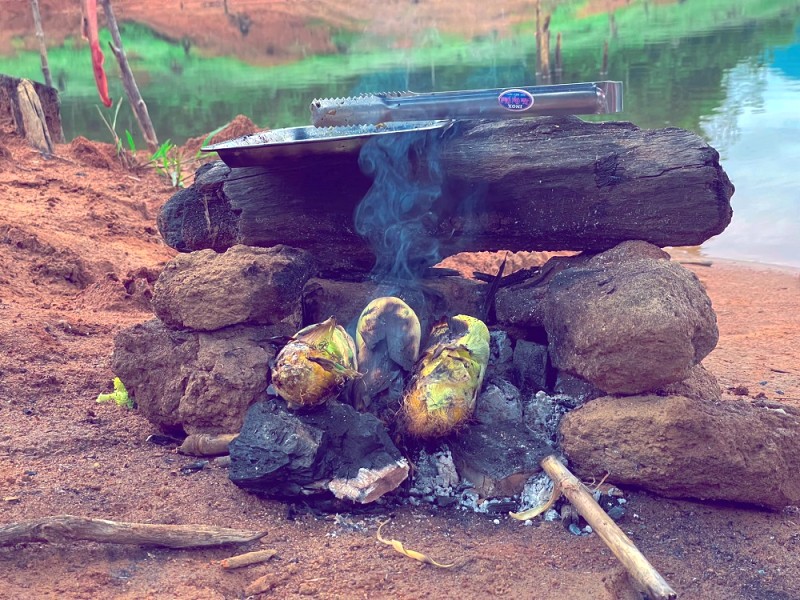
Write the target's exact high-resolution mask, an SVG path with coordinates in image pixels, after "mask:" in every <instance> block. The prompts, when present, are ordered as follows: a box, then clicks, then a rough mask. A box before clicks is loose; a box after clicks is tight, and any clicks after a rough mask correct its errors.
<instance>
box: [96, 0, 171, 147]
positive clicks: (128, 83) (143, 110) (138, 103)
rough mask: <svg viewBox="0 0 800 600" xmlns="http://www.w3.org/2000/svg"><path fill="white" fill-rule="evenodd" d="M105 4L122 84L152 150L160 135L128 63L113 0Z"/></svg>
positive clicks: (113, 50) (112, 49)
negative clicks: (112, 6) (157, 133)
mask: <svg viewBox="0 0 800 600" xmlns="http://www.w3.org/2000/svg"><path fill="white" fill-rule="evenodd" d="M100 1H101V2H102V4H103V11H104V12H105V13H106V19H107V21H108V30H109V31H110V32H111V39H112V40H113V41H114V43H113V44H112V45H111V51H112V52H113V53H114V56H116V57H117V62H118V63H119V69H120V72H121V74H122V85H123V86H125V94H126V95H127V96H128V102H130V103H131V107H132V108H133V114H134V116H135V117H136V121H137V122H138V123H139V129H141V130H142V135H143V136H144V141H145V143H146V144H147V147H148V149H149V150H150V151H151V152H155V151H156V150H157V149H158V137H156V132H155V129H153V122H152V121H151V120H150V114H149V113H148V112H147V105H146V104H145V103H144V100H143V99H142V95H141V94H140V93H139V87H138V86H137V85H136V80H135V79H134V78H133V72H132V71H131V67H130V65H129V64H128V57H127V56H126V55H125V49H124V48H123V46H122V37H121V36H120V34H119V27H118V26H117V19H116V17H115V16H114V10H113V9H112V8H111V0H100Z"/></svg>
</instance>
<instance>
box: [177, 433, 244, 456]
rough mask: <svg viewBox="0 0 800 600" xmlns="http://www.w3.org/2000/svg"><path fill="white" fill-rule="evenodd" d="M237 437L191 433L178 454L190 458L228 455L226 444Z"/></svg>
mask: <svg viewBox="0 0 800 600" xmlns="http://www.w3.org/2000/svg"><path fill="white" fill-rule="evenodd" d="M237 437H239V434H238V433H220V434H217V435H214V434H210V433H192V434H190V435H188V436H187V437H186V439H185V440H183V444H181V446H180V448H178V452H180V453H181V454H190V455H191V456H221V455H223V454H228V444H230V443H231V442H232V441H233V440H235V439H236V438H237Z"/></svg>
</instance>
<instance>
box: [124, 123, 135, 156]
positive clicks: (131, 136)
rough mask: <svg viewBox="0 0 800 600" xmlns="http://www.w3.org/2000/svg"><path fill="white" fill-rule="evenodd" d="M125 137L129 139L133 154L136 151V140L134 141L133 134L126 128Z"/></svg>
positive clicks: (129, 146)
mask: <svg viewBox="0 0 800 600" xmlns="http://www.w3.org/2000/svg"><path fill="white" fill-rule="evenodd" d="M125 138H126V139H127V140H128V150H130V151H131V154H135V153H136V142H134V141H133V135H131V132H130V131H128V130H127V129H126V130H125Z"/></svg>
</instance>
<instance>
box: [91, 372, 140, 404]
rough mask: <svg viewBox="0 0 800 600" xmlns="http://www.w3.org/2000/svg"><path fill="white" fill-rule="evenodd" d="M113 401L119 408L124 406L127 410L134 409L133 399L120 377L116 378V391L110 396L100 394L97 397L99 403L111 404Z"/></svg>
mask: <svg viewBox="0 0 800 600" xmlns="http://www.w3.org/2000/svg"><path fill="white" fill-rule="evenodd" d="M111 400H113V401H114V403H115V404H116V405H117V406H124V407H125V408H133V407H134V402H133V398H132V397H131V396H130V395H129V394H128V390H126V389H125V385H124V384H123V383H122V380H121V379H120V378H119V377H114V391H113V392H111V393H108V394H100V395H99V396H98V397H97V401H98V402H109V401H111Z"/></svg>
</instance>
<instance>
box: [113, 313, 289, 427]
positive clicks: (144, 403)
mask: <svg viewBox="0 0 800 600" xmlns="http://www.w3.org/2000/svg"><path fill="white" fill-rule="evenodd" d="M291 333H292V332H291V331H290V330H289V329H288V328H287V327H286V326H285V325H284V326H275V327H262V326H243V325H239V326H235V327H230V328H227V329H222V330H217V331H214V332H211V333H205V332H196V331H174V330H171V329H169V328H167V327H166V326H165V325H164V324H163V323H162V322H161V321H159V320H157V319H153V320H151V321H148V322H146V323H142V324H139V325H134V326H133V327H129V328H127V329H124V330H122V331H121V332H120V333H119V334H117V336H116V338H115V340H114V352H113V355H112V358H111V368H112V369H113V371H114V373H115V374H116V375H117V376H118V377H119V378H120V379H121V380H122V382H123V383H124V384H125V386H126V388H127V389H128V391H129V392H130V393H132V394H133V396H134V399H135V400H136V403H137V406H138V409H139V411H140V412H141V413H142V414H143V415H144V416H145V418H147V419H148V420H149V421H150V422H151V423H153V424H154V425H157V426H158V427H160V428H161V429H162V430H163V431H165V432H170V431H180V430H183V431H185V432H186V433H190V434H191V433H235V432H237V431H239V428H240V427H241V424H242V421H243V419H244V414H245V411H246V410H247V407H248V406H250V404H252V403H253V402H254V401H255V400H256V399H258V398H259V397H260V396H261V395H262V394H263V393H264V391H265V390H266V389H267V385H268V384H269V362H270V361H271V360H272V359H274V358H275V355H276V350H275V348H274V347H273V345H272V342H271V338H272V337H274V336H276V335H290V334H291Z"/></svg>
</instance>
